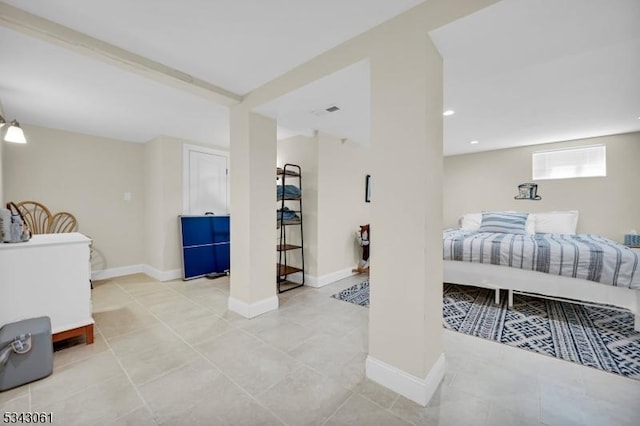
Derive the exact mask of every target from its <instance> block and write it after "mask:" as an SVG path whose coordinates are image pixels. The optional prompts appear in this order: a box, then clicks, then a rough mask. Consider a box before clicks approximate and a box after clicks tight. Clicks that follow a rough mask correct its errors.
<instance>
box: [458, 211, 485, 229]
mask: <svg viewBox="0 0 640 426" xmlns="http://www.w3.org/2000/svg"><path fill="white" fill-rule="evenodd" d="M480 222H482V213H467V214H465V215H463V216H462V217H461V218H460V229H462V230H463V231H477V230H478V229H480Z"/></svg>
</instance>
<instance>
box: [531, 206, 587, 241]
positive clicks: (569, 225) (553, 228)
mask: <svg viewBox="0 0 640 426" xmlns="http://www.w3.org/2000/svg"><path fill="white" fill-rule="evenodd" d="M534 216H535V230H536V233H539V234H569V235H574V234H575V233H576V228H577V227H578V211H577V210H569V211H564V212H560V211H558V212H548V213H535V214H534Z"/></svg>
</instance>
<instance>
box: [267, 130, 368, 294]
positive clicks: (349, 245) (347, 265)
mask: <svg viewBox="0 0 640 426" xmlns="http://www.w3.org/2000/svg"><path fill="white" fill-rule="evenodd" d="M369 152H370V149H369V148H368V147H365V146H362V145H359V144H356V143H354V142H349V141H346V142H342V141H341V140H340V139H338V138H336V137H333V136H330V135H327V134H323V133H320V134H318V135H317V136H315V137H304V136H297V137H293V138H289V139H285V140H282V141H279V142H278V155H277V157H278V166H279V167H283V166H284V164H285V163H293V164H297V165H299V166H300V167H301V168H302V204H303V226H304V241H305V247H304V248H305V253H304V256H305V269H306V273H307V274H308V275H309V276H310V278H311V279H312V280H315V281H316V282H318V280H319V282H320V283H326V282H327V280H329V279H332V278H331V277H333V276H336V277H339V276H341V275H343V274H346V273H348V272H349V271H351V269H352V268H354V267H355V266H356V265H357V264H358V260H359V259H360V256H361V254H362V251H361V250H362V249H361V248H360V247H359V246H358V245H357V241H356V237H355V231H356V230H358V229H359V226H360V225H365V224H368V223H369V206H370V204H369V203H366V202H365V201H364V192H365V176H366V175H367V174H368V173H369V172H370V154H369ZM291 228H292V229H291V230H292V231H293V232H292V233H291V235H292V237H293V238H296V237H297V234H296V233H295V229H293V228H295V227H291ZM292 259H296V260H297V258H296V257H295V254H294V253H292Z"/></svg>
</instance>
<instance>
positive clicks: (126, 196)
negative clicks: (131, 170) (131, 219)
mask: <svg viewBox="0 0 640 426" xmlns="http://www.w3.org/2000/svg"><path fill="white" fill-rule="evenodd" d="M124 200H125V201H131V193H130V192H125V193H124Z"/></svg>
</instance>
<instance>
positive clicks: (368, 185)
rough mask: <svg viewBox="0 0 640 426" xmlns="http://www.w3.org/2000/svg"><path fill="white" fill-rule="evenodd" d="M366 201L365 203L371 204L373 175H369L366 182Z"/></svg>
mask: <svg viewBox="0 0 640 426" xmlns="http://www.w3.org/2000/svg"><path fill="white" fill-rule="evenodd" d="M364 201H365V203H370V202H371V175H367V178H366V180H365V187H364Z"/></svg>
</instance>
